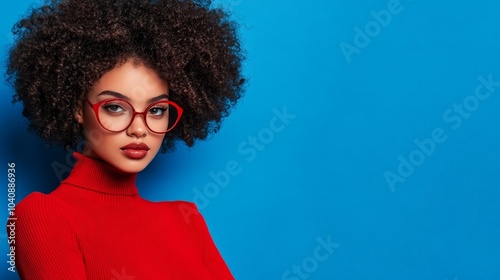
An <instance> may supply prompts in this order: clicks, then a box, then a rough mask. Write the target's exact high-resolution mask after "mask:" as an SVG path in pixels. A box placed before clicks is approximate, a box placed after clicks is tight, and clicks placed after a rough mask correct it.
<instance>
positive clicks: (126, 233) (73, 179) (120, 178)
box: [15, 153, 234, 280]
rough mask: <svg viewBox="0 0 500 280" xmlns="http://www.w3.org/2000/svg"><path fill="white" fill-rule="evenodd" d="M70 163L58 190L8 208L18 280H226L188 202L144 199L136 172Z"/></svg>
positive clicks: (92, 162)
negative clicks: (13, 227)
mask: <svg viewBox="0 0 500 280" xmlns="http://www.w3.org/2000/svg"><path fill="white" fill-rule="evenodd" d="M74 157H75V158H76V159H77V162H76V164H75V166H74V168H73V170H72V171H71V173H70V175H69V176H68V178H67V179H66V180H64V181H63V182H62V183H61V185H60V186H59V187H58V188H56V189H55V190H54V191H53V192H51V193H50V194H48V195H46V194H42V193H40V192H34V193H31V194H30V195H28V196H27V197H26V198H24V199H23V200H22V201H20V202H19V204H18V205H17V207H16V217H17V222H16V244H15V245H16V252H15V253H16V267H17V270H18V272H19V275H20V276H21V279H36V280H41V279H47V280H65V279H68V280H70V279H78V280H81V279H89V280H94V279H96V280H100V279H105V280H142V279H144V280H155V279H176V280H189V279H196V280H203V279H222V280H225V279H234V277H233V276H232V275H231V272H230V271H229V269H228V267H227V266H226V264H225V262H224V260H223V258H222V257H221V255H220V253H219V251H218V250H217V248H216V246H215V244H214V242H213V240H212V238H211V236H210V233H209V231H208V229H207V226H206V224H205V220H204V219H203V217H202V216H201V214H200V213H199V211H198V209H197V208H196V205H195V204H193V203H190V202H183V201H173V202H150V201H147V200H145V199H143V198H141V197H140V196H139V195H138V192H137V187H136V185H135V179H136V174H126V173H122V172H120V171H118V170H117V169H115V168H114V167H112V166H111V165H109V164H108V163H106V162H104V161H101V160H98V159H94V158H90V157H87V156H84V155H82V154H80V153H74Z"/></svg>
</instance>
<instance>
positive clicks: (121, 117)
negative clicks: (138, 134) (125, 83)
mask: <svg viewBox="0 0 500 280" xmlns="http://www.w3.org/2000/svg"><path fill="white" fill-rule="evenodd" d="M87 103H88V104H89V105H90V106H91V107H92V109H93V110H94V113H95V115H96V117H97V120H98V121H99V124H100V125H101V126H102V127H103V128H104V129H106V130H108V131H110V132H122V131H124V130H126V129H127V128H128V127H129V126H130V125H131V124H132V122H133V121H134V119H135V116H137V115H141V116H142V118H143V119H144V122H145V123H146V126H147V127H148V129H149V130H151V131H152V132H154V133H160V134H161V133H167V132H169V131H170V130H172V129H173V128H174V127H175V126H176V125H177V123H178V122H179V120H180V119H181V116H182V112H183V110H182V108H181V107H180V106H179V105H177V104H176V103H175V102H172V101H170V100H161V101H158V102H155V103H152V104H150V105H149V106H148V107H147V108H146V110H144V112H137V111H136V110H135V109H134V106H132V104H130V103H129V102H128V101H126V100H124V99H121V98H114V99H107V100H103V101H101V102H98V103H95V104H92V103H91V102H90V101H89V100H88V99H87Z"/></svg>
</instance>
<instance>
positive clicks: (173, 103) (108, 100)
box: [85, 98, 184, 134]
mask: <svg viewBox="0 0 500 280" xmlns="http://www.w3.org/2000/svg"><path fill="white" fill-rule="evenodd" d="M85 100H86V101H87V103H88V104H89V105H90V107H91V108H92V110H93V111H94V114H95V116H96V118H97V122H99V125H101V127H102V128H104V129H105V130H107V131H109V132H117V133H118V132H122V131H125V130H127V129H128V128H129V127H130V126H131V125H132V123H133V122H134V120H135V117H136V116H137V115H141V116H142V117H143V120H144V124H146V127H147V128H148V129H149V130H150V131H152V132H153V133H156V134H165V133H167V132H169V131H171V130H172V129H174V127H176V126H177V124H178V123H179V121H180V119H181V117H182V114H183V112H184V110H183V109H182V107H181V106H179V105H178V104H177V103H175V102H173V101H171V100H162V101H157V102H154V103H151V104H150V105H149V106H148V107H146V109H145V110H144V111H143V112H137V111H136V110H135V108H134V106H133V105H132V104H131V103H130V102H128V101H127V100H125V99H123V98H112V99H106V100H103V101H99V102H97V103H94V104H92V102H90V100H89V99H88V98H86V99H85ZM117 100H119V101H120V102H125V103H127V104H128V105H130V108H132V110H133V114H132V118H130V123H129V124H128V125H127V126H126V127H125V128H124V129H122V130H119V131H114V130H110V129H107V128H106V127H104V125H103V124H102V123H101V118H100V117H99V107H100V106H101V104H103V103H106V102H112V101H117ZM162 102H166V103H168V104H169V105H172V106H174V107H175V109H176V110H177V112H178V113H177V120H176V121H175V123H174V124H173V125H172V127H171V128H169V129H168V130H167V131H165V132H156V131H154V130H152V129H151V128H150V127H149V125H148V121H147V112H148V111H149V109H151V108H152V107H153V106H154V105H156V104H158V103H162Z"/></svg>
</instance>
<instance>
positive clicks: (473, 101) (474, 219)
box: [0, 0, 500, 280]
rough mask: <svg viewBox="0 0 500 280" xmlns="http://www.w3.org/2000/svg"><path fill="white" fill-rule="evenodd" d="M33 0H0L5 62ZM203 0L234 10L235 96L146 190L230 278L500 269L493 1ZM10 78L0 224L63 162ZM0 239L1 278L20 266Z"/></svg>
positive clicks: (488, 277)
mask: <svg viewBox="0 0 500 280" xmlns="http://www.w3.org/2000/svg"><path fill="white" fill-rule="evenodd" d="M41 3H42V1H30V0H22V1H6V2H4V3H3V4H2V5H3V6H2V9H1V10H0V45H1V49H0V57H1V58H2V63H3V64H2V68H1V69H2V72H3V73H4V72H5V63H4V61H5V58H6V55H7V51H8V48H9V45H10V44H12V43H13V36H12V35H11V33H10V30H11V28H12V26H13V25H14V23H15V22H16V21H17V20H18V19H19V18H20V17H21V16H22V15H23V14H24V13H25V11H26V10H27V9H29V8H30V7H33V6H37V5H40V4H41ZM213 5H220V6H223V7H225V9H227V10H229V11H230V13H231V14H232V17H233V18H234V19H235V20H236V21H238V22H239V23H240V26H239V34H240V36H241V39H242V46H243V47H244V49H245V50H246V57H247V59H246V61H245V66H244V72H245V75H246V77H247V78H248V85H247V88H246V93H245V96H244V97H243V99H242V100H241V102H240V103H238V105H237V106H236V107H235V108H234V109H233V111H232V113H231V115H230V116H229V117H228V118H227V119H225V120H224V122H223V125H222V127H221V129H220V132H219V133H218V134H216V135H214V136H212V137H210V138H209V139H208V140H206V141H202V142H199V143H197V144H196V145H195V147H193V148H186V147H185V146H182V145H179V146H178V148H177V149H176V150H175V151H173V152H171V153H168V154H165V155H159V156H158V157H157V158H156V159H155V160H154V161H153V163H152V164H151V165H150V166H149V167H148V168H147V169H146V170H145V171H144V172H142V173H141V174H140V175H139V177H138V181H137V185H138V189H139V192H140V194H141V195H142V196H143V197H145V198H146V199H149V200H152V201H164V200H188V201H193V202H195V203H196V204H197V205H198V208H199V209H200V211H201V212H202V214H203V215H204V217H205V219H206V221H207V224H208V227H209V229H210V231H211V233H212V236H213V239H214V241H215V243H216V244H217V246H218V248H219V250H220V252H221V254H222V255H223V256H224V259H225V260H226V262H227V264H228V266H229V268H230V269H231V271H232V272H233V274H234V276H235V277H236V279H239V280H244V279H248V280H255V279H277V280H278V279H279V280H298V279H300V280H305V279H325V280H331V279H349V280H363V279H366V280H372V279H380V280H382V279H383V280H421V279H426V280H446V279H448V280H466V279H474V280H478V279H481V280H498V279H500V172H499V170H500V149H499V147H500V133H499V131H500V130H499V129H498V127H499V123H500V17H499V16H498V15H499V13H500V3H499V2H498V1H493V0H478V1H451V0H444V1H411V0H366V1H325V0H313V1H277V0H271V1H248V0H227V1H226V0H224V1H223V0H221V1H217V2H214V3H213ZM12 94H13V90H12V88H11V87H9V86H8V84H7V83H6V82H5V81H3V82H2V83H1V84H0V102H1V103H0V104H1V109H0V131H1V132H0V133H1V135H0V139H1V141H2V145H1V156H0V165H1V166H3V171H1V172H0V174H3V175H2V176H3V179H2V180H3V182H4V183H3V185H2V186H3V188H4V189H3V191H0V200H1V201H2V202H1V203H0V206H1V207H2V210H1V211H0V213H1V214H2V217H3V222H4V223H7V218H8V217H9V203H14V204H17V203H18V202H19V201H20V200H21V199H22V198H24V197H25V196H26V195H28V194H29V193H31V192H35V191H37V192H43V193H48V192H50V191H52V190H53V189H54V188H56V187H57V186H58V184H59V182H60V181H61V180H62V179H63V178H65V176H67V175H68V172H69V170H70V169H71V166H72V165H73V163H74V159H73V158H72V157H71V152H68V151H64V150H62V149H60V148H55V147H46V146H45V144H44V143H43V142H42V141H41V140H40V139H39V138H37V137H36V136H34V135H32V134H29V133H28V132H27V121H26V120H25V119H24V118H23V117H22V113H21V106H20V104H12V103H11V99H12ZM9 164H11V165H12V164H14V165H15V167H14V168H15V174H16V177H15V178H16V181H15V200H14V201H9V193H8V191H7V190H8V169H9V166H8V165H9ZM11 197H12V195H11ZM11 206H12V205H11ZM145 238H147V237H145ZM9 240H11V234H10V232H9V234H7V231H5V230H4V231H3V232H0V243H1V246H0V253H1V255H2V256H3V257H2V258H1V260H2V262H1V265H0V268H1V271H0V278H1V279H18V276H17V273H13V272H11V271H9V268H10V267H11V264H10V263H9V261H10V260H11V259H15V256H12V254H11V253H10V250H9V244H8V242H9ZM145 253H147V252H145Z"/></svg>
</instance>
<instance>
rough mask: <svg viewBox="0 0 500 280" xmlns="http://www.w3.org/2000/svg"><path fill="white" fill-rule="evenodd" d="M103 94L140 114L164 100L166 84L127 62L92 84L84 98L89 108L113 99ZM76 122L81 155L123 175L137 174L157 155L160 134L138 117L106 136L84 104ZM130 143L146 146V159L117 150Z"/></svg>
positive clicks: (160, 139)
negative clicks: (155, 101)
mask: <svg viewBox="0 0 500 280" xmlns="http://www.w3.org/2000/svg"><path fill="white" fill-rule="evenodd" d="M104 91H112V92H116V93H119V94H121V95H123V98H125V99H128V101H129V102H130V103H131V104H132V105H133V106H134V108H135V110H136V111H138V112H143V111H144V110H145V109H146V107H147V106H148V105H149V104H151V103H153V102H151V99H153V98H157V99H158V98H161V99H167V95H168V84H167V82H166V81H164V80H162V79H161V78H159V77H158V75H157V73H156V72H155V70H153V69H151V68H149V67H147V66H144V65H143V64H134V63H133V62H132V61H131V60H128V61H127V62H125V63H124V64H122V65H118V66H116V67H115V68H113V69H112V70H111V71H109V72H107V73H105V74H104V75H103V76H102V77H101V78H100V79H99V80H98V81H97V82H96V83H95V84H94V86H93V87H92V90H91V91H90V92H89V93H88V95H87V98H88V99H89V101H90V102H91V103H92V104H95V103H97V102H100V101H102V100H107V99H112V98H116V96H111V95H109V94H107V93H106V94H102V93H103V92H104ZM161 96H163V97H161ZM76 119H77V121H78V122H79V123H80V124H81V125H82V126H83V131H84V135H85V144H84V149H83V154H84V155H87V156H89V157H93V158H98V159H102V160H104V161H106V162H108V163H109V164H111V165H112V166H114V167H116V168H117V169H118V170H121V171H123V172H126V173H138V172H140V171H142V170H143V169H144V168H146V166H147V165H148V164H149V163H150V162H151V161H152V160H153V158H154V157H155V156H156V154H157V153H158V151H159V149H160V147H161V143H162V141H163V137H164V134H157V133H154V132H152V131H150V130H149V129H148V127H147V126H146V124H145V122H144V119H143V118H142V117H141V116H136V117H135V118H134V120H133V122H132V124H131V125H130V126H129V127H128V128H127V129H126V130H124V131H122V132H109V131H107V130H105V129H104V128H103V127H101V125H100V124H99V122H98V120H97V117H96V115H95V114H94V111H93V110H92V108H91V107H90V105H89V104H88V103H86V102H84V103H83V105H82V108H80V110H79V111H78V112H77V113H76ZM131 143H136V144H140V143H144V144H146V145H148V147H149V148H150V150H149V151H148V152H147V155H146V157H144V158H142V159H131V158H129V157H127V156H126V155H125V154H124V153H123V151H122V149H120V148H121V147H124V146H126V145H128V144H131Z"/></svg>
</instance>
